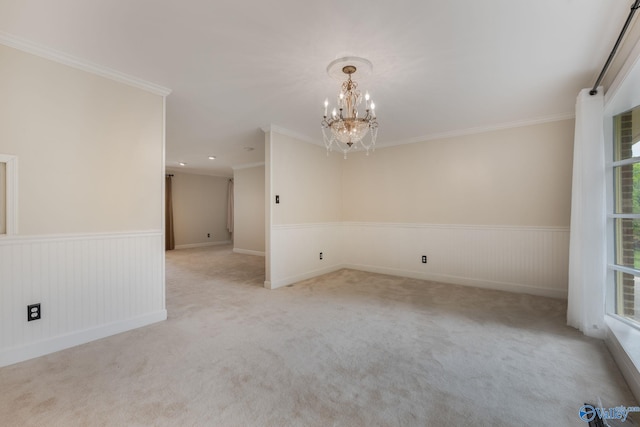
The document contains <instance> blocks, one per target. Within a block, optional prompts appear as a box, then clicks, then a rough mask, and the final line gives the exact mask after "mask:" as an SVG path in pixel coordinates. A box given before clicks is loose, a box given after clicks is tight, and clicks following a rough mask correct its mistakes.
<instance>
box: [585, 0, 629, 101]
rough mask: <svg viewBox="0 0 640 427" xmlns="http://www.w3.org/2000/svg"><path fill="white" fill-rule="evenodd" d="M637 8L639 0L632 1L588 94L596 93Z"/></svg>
mask: <svg viewBox="0 0 640 427" xmlns="http://www.w3.org/2000/svg"><path fill="white" fill-rule="evenodd" d="M638 8H640V0H635V1H634V2H633V5H631V10H630V11H629V16H627V20H626V22H625V23H624V25H623V26H622V31H620V35H619V36H618V40H616V44H614V45H613V49H612V50H611V53H610V54H609V58H607V62H605V63H604V67H602V71H600V75H599V76H598V80H596V84H594V85H593V89H591V90H590V91H589V95H591V96H593V95H595V94H597V93H598V85H599V84H600V82H601V81H602V78H603V77H604V73H606V72H607V69H608V68H609V65H611V61H613V57H614V56H615V54H616V51H617V50H618V47H620V42H621V41H622V38H623V37H624V33H626V32H627V28H629V24H630V23H631V19H632V18H633V15H634V14H635V13H636V10H638Z"/></svg>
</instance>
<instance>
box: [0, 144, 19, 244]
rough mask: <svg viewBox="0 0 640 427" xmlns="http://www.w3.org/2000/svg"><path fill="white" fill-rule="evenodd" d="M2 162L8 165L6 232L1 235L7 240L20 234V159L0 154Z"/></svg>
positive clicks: (6, 171) (0, 236) (6, 170)
mask: <svg viewBox="0 0 640 427" xmlns="http://www.w3.org/2000/svg"><path fill="white" fill-rule="evenodd" d="M0 162H2V163H4V164H5V165H6V169H5V173H6V184H7V188H6V193H5V209H6V224H5V228H6V230H5V234H0V238H7V237H9V236H13V235H16V234H18V157H17V156H12V155H8V154H0Z"/></svg>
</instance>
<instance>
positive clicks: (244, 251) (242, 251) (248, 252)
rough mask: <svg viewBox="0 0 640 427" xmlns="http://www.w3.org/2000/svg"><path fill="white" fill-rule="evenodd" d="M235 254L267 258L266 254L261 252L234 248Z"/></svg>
mask: <svg viewBox="0 0 640 427" xmlns="http://www.w3.org/2000/svg"><path fill="white" fill-rule="evenodd" d="M233 252H235V253H237V254H244V255H255V256H265V253H264V252H260V251H251V250H249V249H238V248H233Z"/></svg>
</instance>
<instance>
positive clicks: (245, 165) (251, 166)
mask: <svg viewBox="0 0 640 427" xmlns="http://www.w3.org/2000/svg"><path fill="white" fill-rule="evenodd" d="M258 166H264V162H255V163H245V164H244V165H238V166H231V169H233V170H234V171H237V170H241V169H250V168H257V167H258Z"/></svg>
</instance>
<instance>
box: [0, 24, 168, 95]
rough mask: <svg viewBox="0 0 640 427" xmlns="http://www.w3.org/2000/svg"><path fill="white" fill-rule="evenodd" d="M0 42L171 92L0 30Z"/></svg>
mask: <svg viewBox="0 0 640 427" xmlns="http://www.w3.org/2000/svg"><path fill="white" fill-rule="evenodd" d="M0 44H3V45H5V46H8V47H12V48H14V49H18V50H21V51H23V52H26V53H30V54H32V55H36V56H39V57H41V58H45V59H49V60H51V61H55V62H58V63H60V64H63V65H67V66H69V67H73V68H76V69H78V70H82V71H86V72H89V73H92V74H96V75H98V76H101V77H105V78H108V79H111V80H114V81H117V82H120V83H124V84H126V85H129V86H133V87H136V88H138V89H142V90H145V91H147V92H151V93H153V94H155V95H160V96H167V95H169V94H170V93H171V89H168V88H166V87H163V86H160V85H157V84H155V83H151V82H148V81H146V80H143V79H140V78H138V77H134V76H131V75H129V74H125V73H121V72H120V71H116V70H114V69H112V68H108V67H104V66H102V65H98V64H94V63H92V62H89V61H86V60H84V59H80V58H78V57H75V56H73V55H69V54H66V53H64V52H60V51H58V50H55V49H52V48H50V47H48V46H44V45H41V44H37V43H34V42H32V41H29V40H26V39H23V38H21V37H17V36H14V35H12V34H8V33H5V32H2V31H0Z"/></svg>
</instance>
